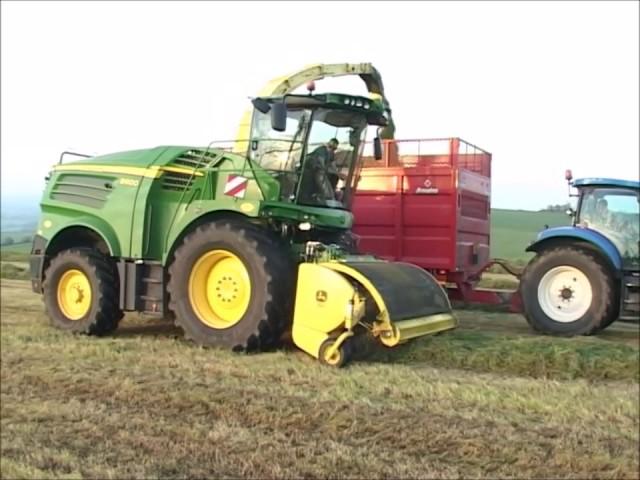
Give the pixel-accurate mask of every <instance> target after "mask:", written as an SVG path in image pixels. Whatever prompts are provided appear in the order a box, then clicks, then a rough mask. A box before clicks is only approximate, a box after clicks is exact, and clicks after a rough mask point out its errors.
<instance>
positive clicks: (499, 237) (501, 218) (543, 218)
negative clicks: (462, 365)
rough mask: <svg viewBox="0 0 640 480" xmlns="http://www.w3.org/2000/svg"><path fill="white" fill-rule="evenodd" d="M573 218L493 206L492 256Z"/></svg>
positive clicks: (508, 254) (507, 254)
mask: <svg viewBox="0 0 640 480" xmlns="http://www.w3.org/2000/svg"><path fill="white" fill-rule="evenodd" d="M23 221H24V222H33V223H34V224H35V222H36V221H37V218H24V219H23ZM570 221H571V219H570V218H569V217H568V216H567V215H566V214H564V213H562V212H532V211H524V210H504V209H499V208H494V209H492V210H491V256H492V257H493V258H506V259H509V260H513V261H515V260H526V259H528V258H529V257H530V256H531V255H530V254H526V253H525V251H524V249H525V248H526V247H527V245H529V244H530V243H531V241H532V240H534V239H535V238H536V234H537V233H538V232H539V231H540V230H542V229H543V228H544V225H545V224H546V225H549V226H550V227H555V226H559V225H569V223H570ZM34 229H35V228H34ZM33 233H34V232H33V230H27V229H23V230H22V231H19V232H11V231H9V232H5V231H4V228H3V232H2V234H3V235H2V236H3V238H4V237H5V236H12V237H14V238H15V240H16V243H15V244H14V245H11V246H3V247H2V252H4V253H7V252H15V253H19V254H27V253H28V252H29V250H30V249H31V244H30V243H26V242H20V243H18V242H19V239H21V238H23V237H24V236H25V235H33Z"/></svg>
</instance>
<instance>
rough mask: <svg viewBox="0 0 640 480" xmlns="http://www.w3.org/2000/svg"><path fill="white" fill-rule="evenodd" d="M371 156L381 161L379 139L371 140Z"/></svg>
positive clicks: (380, 143)
mask: <svg viewBox="0 0 640 480" xmlns="http://www.w3.org/2000/svg"><path fill="white" fill-rule="evenodd" d="M373 156H374V158H375V159H376V160H382V142H381V141H380V137H376V138H374V139H373Z"/></svg>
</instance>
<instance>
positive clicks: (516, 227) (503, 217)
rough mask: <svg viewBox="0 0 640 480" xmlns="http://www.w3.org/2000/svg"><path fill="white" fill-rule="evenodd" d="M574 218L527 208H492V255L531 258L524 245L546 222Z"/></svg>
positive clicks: (555, 223) (565, 222) (567, 221)
mask: <svg viewBox="0 0 640 480" xmlns="http://www.w3.org/2000/svg"><path fill="white" fill-rule="evenodd" d="M570 224H571V218H570V217H569V216H567V215H566V214H565V213H563V212H531V211H525V210H503V209H499V208H493V209H491V257H492V258H506V259H509V260H528V259H529V258H530V257H531V254H528V253H526V252H525V251H524V250H525V248H526V247H527V246H528V245H529V244H530V243H531V242H532V241H533V240H535V238H536V235H537V234H538V232H539V231H540V230H542V229H543V228H544V226H545V225H548V226H549V227H558V226H561V225H570Z"/></svg>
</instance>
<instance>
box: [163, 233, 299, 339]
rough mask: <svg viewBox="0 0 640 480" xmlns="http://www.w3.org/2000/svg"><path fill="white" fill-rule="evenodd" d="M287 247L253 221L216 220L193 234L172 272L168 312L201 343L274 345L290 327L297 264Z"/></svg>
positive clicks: (190, 337)
mask: <svg viewBox="0 0 640 480" xmlns="http://www.w3.org/2000/svg"><path fill="white" fill-rule="evenodd" d="M288 253H289V252H288V249H287V248H286V246H284V245H282V244H280V243H279V241H278V240H277V239H276V238H274V237H272V236H271V235H269V233H268V232H266V231H264V230H261V229H259V228H257V227H255V226H253V225H251V224H249V223H245V222H241V221H222V222H213V223H209V224H206V225H202V226H200V227H198V228H197V229H196V230H195V231H194V232H192V233H190V234H188V235H187V236H186V237H185V238H184V240H183V242H182V244H181V246H180V247H178V249H177V250H176V252H175V255H174V260H173V262H172V264H171V267H170V268H169V283H168V285H167V291H168V293H169V308H170V310H171V311H173V312H174V314H175V322H176V324H177V325H178V326H180V327H181V328H182V329H183V330H184V332H185V337H186V338H188V339H190V340H192V341H194V342H195V343H197V344H199V345H205V346H219V347H227V348H231V349H233V350H238V351H251V350H259V349H264V348H267V347H270V346H273V345H274V344H276V343H277V342H278V340H279V339H280V336H281V335H282V332H283V331H284V330H285V329H286V327H287V326H288V325H289V324H290V321H291V307H292V305H293V299H294V276H295V266H294V265H293V263H292V262H291V261H290V260H289V258H288Z"/></svg>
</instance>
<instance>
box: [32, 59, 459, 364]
mask: <svg viewBox="0 0 640 480" xmlns="http://www.w3.org/2000/svg"><path fill="white" fill-rule="evenodd" d="M330 67H331V68H329V69H326V68H316V67H313V68H312V69H305V70H303V72H304V74H302V75H299V74H297V75H295V76H294V77H289V78H290V79H291V81H285V82H284V83H283V82H282V81H279V82H276V86H277V88H275V90H274V89H269V91H268V92H267V94H264V95H260V96H258V97H257V98H255V99H254V100H253V102H252V103H253V109H252V110H251V112H250V113H249V115H245V119H247V118H249V119H250V120H249V121H248V122H245V123H243V125H242V126H241V129H240V131H241V135H240V136H239V140H238V141H236V142H235V144H234V145H233V147H232V148H230V149H229V148H211V145H210V146H209V147H207V148H200V147H179V146H165V147H157V148H153V149H148V150H136V151H129V152H119V153H114V154H109V155H103V156H97V157H90V158H84V159H82V160H79V161H75V162H71V163H64V164H58V165H56V166H55V167H54V168H53V171H52V173H51V175H50V176H49V178H48V181H47V185H46V188H45V191H44V194H43V198H42V202H41V207H42V212H41V219H40V224H39V230H38V234H37V235H36V237H35V239H34V243H33V248H32V255H31V272H32V286H33V290H34V291H35V292H37V293H41V294H43V296H44V302H45V306H46V310H47V313H48V315H49V317H50V319H51V321H52V323H53V324H54V325H55V326H57V327H59V328H62V329H65V330H69V331H73V332H79V333H87V334H106V333H109V332H111V331H113V330H114V329H115V328H117V326H118V323H119V321H120V319H121V318H122V317H123V314H124V312H127V311H137V312H143V313H146V314H151V315H158V316H165V317H170V318H173V319H174V321H175V323H176V324H177V325H178V326H180V327H181V328H182V329H183V330H184V332H185V337H187V338H188V339H191V340H193V341H194V342H196V343H197V344H200V345H215V346H222V347H227V348H231V349H234V350H243V351H250V350H261V349H265V348H269V347H271V346H273V345H275V344H277V343H278V342H279V340H280V339H281V338H282V337H283V336H286V334H287V333H290V334H291V337H292V339H293V342H294V343H295V344H296V345H297V346H298V347H299V348H301V349H302V350H303V351H305V352H307V353H308V354H310V355H312V356H313V357H316V358H318V359H320V360H321V361H323V362H324V363H326V364H329V365H335V366H340V365H343V364H344V363H345V362H346V361H347V360H348V359H349V356H350V353H351V348H352V347H351V341H350V339H351V337H353V335H354V334H356V333H357V332H358V331H361V332H366V331H367V330H368V331H369V332H370V333H371V334H372V335H373V336H374V337H376V338H378V339H379V340H380V342H381V343H382V344H384V345H386V346H390V347H391V346H395V345H398V344H400V343H403V342H405V341H407V340H409V339H411V338H415V337H419V336H423V335H428V334H432V333H436V332H440V331H443V330H448V329H451V328H454V327H455V319H454V317H453V315H452V312H451V306H450V303H449V300H448V298H447V295H446V293H445V291H444V290H443V289H442V287H441V286H440V285H439V283H438V282H437V281H436V280H435V278H433V277H432V276H431V275H430V274H429V273H427V272H425V271H424V270H422V269H420V268H418V267H415V266H413V265H409V264H404V263H394V262H388V261H385V260H381V259H377V258H373V257H370V256H362V255H357V254H354V250H355V249H356V246H355V243H354V242H353V236H351V235H350V229H351V226H352V223H353V215H352V214H351V212H350V203H351V197H352V195H353V190H354V188H355V184H356V181H357V177H358V169H359V164H360V162H361V155H360V154H361V150H362V144H363V137H364V134H365V129H366V128H367V126H373V127H374V128H376V129H379V128H383V129H384V128H387V132H388V127H389V124H390V110H389V108H388V103H386V101H385V100H384V99H382V98H381V97H380V98H377V99H376V98H373V99H372V98H365V97H361V96H355V95H345V94H338V93H324V94H318V95H314V94H312V93H310V94H308V95H297V94H293V93H291V92H290V91H289V90H290V89H291V88H294V85H296V84H298V83H299V82H300V81H302V80H303V79H304V80H305V81H309V80H313V79H314V78H318V76H319V75H320V76H321V75H328V74H331V75H346V74H358V75H360V76H361V77H363V79H365V83H367V81H369V85H370V86H371V90H378V91H379V90H381V82H380V81H379V75H378V76H377V77H376V75H377V71H375V69H372V67H371V66H370V65H369V64H356V65H355V66H353V65H349V64H339V65H334V66H330ZM373 74H375V75H373ZM372 75H373V77H372ZM294 78H295V79H296V80H295V81H293V79H294ZM371 78H378V80H376V81H371ZM282 85H285V86H284V87H282ZM377 147H378V148H376V149H375V150H377V151H378V152H379V144H377ZM378 156H379V155H378Z"/></svg>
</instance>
